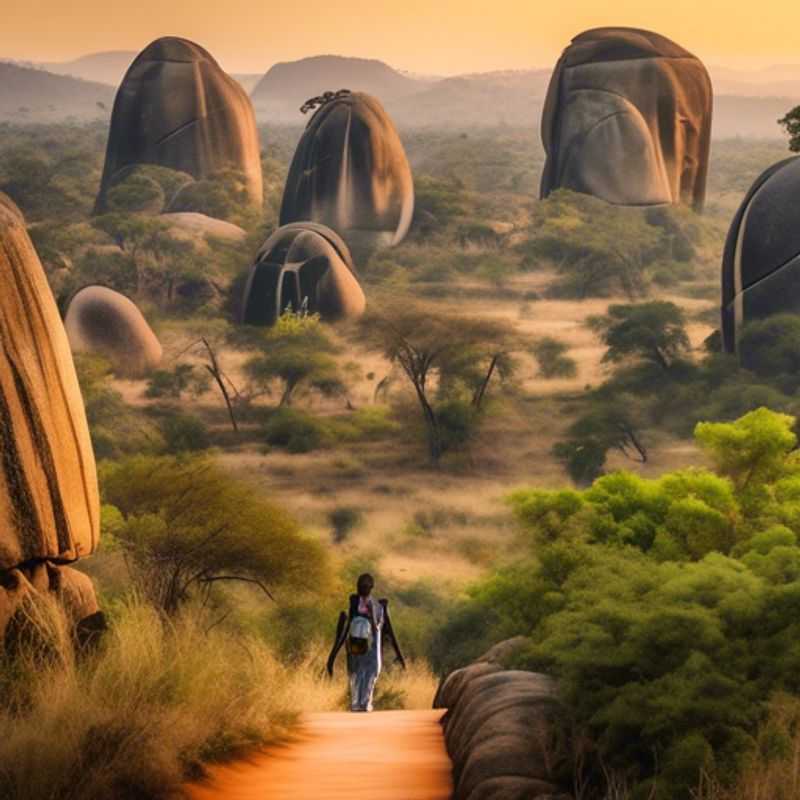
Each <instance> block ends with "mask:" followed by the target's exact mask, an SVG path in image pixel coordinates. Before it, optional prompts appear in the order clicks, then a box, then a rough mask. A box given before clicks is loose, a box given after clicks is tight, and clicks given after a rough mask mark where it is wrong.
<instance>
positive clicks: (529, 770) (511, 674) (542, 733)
mask: <svg viewBox="0 0 800 800" xmlns="http://www.w3.org/2000/svg"><path fill="white" fill-rule="evenodd" d="M496 656H497V654H496V653H493V651H490V652H489V653H487V654H486V655H485V656H484V657H483V658H481V659H479V660H478V661H476V662H475V663H474V664H471V665H470V666H468V667H465V668H463V669H459V670H456V671H455V672H453V673H451V674H450V675H449V676H448V677H447V678H446V679H445V680H444V681H443V683H442V685H441V686H440V687H439V691H438V692H437V694H436V699H435V701H434V707H436V708H446V709H447V713H446V714H445V715H444V717H443V718H442V726H443V727H444V736H445V743H446V745H447V752H448V753H449V755H450V758H451V759H452V761H453V785H454V787H455V791H454V793H453V798H454V800H536V799H537V798H541V800H569V797H568V795H566V794H564V793H563V789H562V788H560V787H561V784H562V783H563V779H564V775H562V774H560V773H561V771H562V770H563V768H564V766H565V764H567V744H566V741H565V738H564V736H563V734H562V732H561V730H560V728H559V725H558V721H559V719H560V717H561V716H562V712H561V709H560V706H559V702H558V699H557V695H556V686H555V684H554V682H553V681H552V680H551V679H550V678H548V677H547V676H546V675H540V674H537V673H533V672H523V671H518V670H506V669H503V667H502V666H501V665H500V664H499V663H498V661H497V660H495V657H496ZM498 657H499V656H498Z"/></svg>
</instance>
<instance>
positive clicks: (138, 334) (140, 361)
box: [64, 286, 162, 378]
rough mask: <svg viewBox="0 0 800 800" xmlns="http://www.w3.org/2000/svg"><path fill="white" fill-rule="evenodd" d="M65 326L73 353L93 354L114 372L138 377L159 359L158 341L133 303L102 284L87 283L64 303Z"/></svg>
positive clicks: (159, 348) (151, 367) (153, 366)
mask: <svg viewBox="0 0 800 800" xmlns="http://www.w3.org/2000/svg"><path fill="white" fill-rule="evenodd" d="M64 327H65V328H66V331H67V336H68V337H69V343H70V346H71V347H72V352H73V353H96V354H98V355H102V356H105V357H106V358H108V360H109V361H110V362H111V367H112V369H113V370H114V372H115V374H117V375H120V376H125V377H131V378H134V377H141V376H142V375H144V374H146V373H147V372H149V371H150V370H152V369H154V368H155V367H156V366H158V363H159V362H160V361H161V354H162V353H161V343H160V342H159V341H158V339H157V338H156V335H155V334H154V333H153V331H152V329H151V328H150V326H149V325H148V324H147V320H146V319H145V318H144V316H143V315H142V312H141V311H139V308H138V307H137V306H136V304H135V303H134V302H133V301H132V300H129V299H128V298H127V297H125V295H124V294H120V293H119V292H115V291H114V290H113V289H108V288H106V287H105V286H86V287H84V288H83V289H80V290H79V291H77V292H75V294H74V295H73V296H72V297H71V298H70V300H69V303H68V305H67V311H66V314H65V315H64Z"/></svg>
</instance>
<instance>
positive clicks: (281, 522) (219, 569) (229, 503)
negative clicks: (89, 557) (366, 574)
mask: <svg viewBox="0 0 800 800" xmlns="http://www.w3.org/2000/svg"><path fill="white" fill-rule="evenodd" d="M102 477H103V492H104V500H105V501H106V502H107V503H109V504H111V505H113V506H114V507H116V508H117V509H118V511H119V512H120V514H121V519H120V520H119V521H118V522H117V524H116V525H115V526H114V528H115V529H114V531H113V537H114V540H115V541H116V542H117V543H118V544H119V546H120V547H121V548H122V551H123V553H124V554H125V558H126V562H127V563H128V566H129V568H130V570H131V573H132V575H133V577H134V579H135V580H136V582H137V583H138V585H139V587H140V589H141V591H142V592H144V594H145V595H146V596H147V597H149V598H150V599H151V600H152V602H153V603H154V604H155V605H156V606H157V607H159V608H161V609H162V610H164V611H165V612H166V613H168V614H174V613H176V612H177V611H178V610H179V609H180V607H181V606H182V605H183V604H184V603H185V602H186V601H187V600H189V599H190V598H192V597H193V596H195V597H199V598H200V599H203V600H208V596H209V593H210V591H211V589H212V587H213V586H215V585H217V584H219V583H221V582H226V581H238V582H245V583H250V584H252V585H254V586H257V587H259V588H260V589H261V590H262V591H263V592H264V593H265V594H266V595H268V596H270V597H272V595H273V592H274V591H275V590H276V589H279V588H282V587H286V588H289V589H292V590H298V589H310V588H312V587H314V586H318V585H320V582H321V581H322V580H323V578H324V577H325V559H324V553H323V552H322V548H321V547H320V545H319V544H318V543H317V542H315V541H313V540H311V539H308V538H306V537H304V536H303V535H302V534H301V533H300V530H299V528H298V525H297V523H296V522H295V521H294V520H293V519H292V518H291V517H290V516H289V515H288V514H287V513H286V512H284V511H283V510H282V509H280V508H278V507H277V506H274V505H272V504H271V503H270V502H268V501H267V500H266V499H265V498H263V497H260V496H259V495H258V493H257V492H255V491H254V490H253V487H252V486H251V485H249V484H248V483H246V482H244V481H241V480H239V479H236V478H234V477H232V476H231V475H229V474H228V473H226V472H224V471H223V470H222V469H221V468H220V467H219V466H218V465H217V464H216V463H215V462H213V461H212V460H210V459H208V458H206V457H202V456H195V457H191V458H187V457H185V456H184V457H182V458H171V457H169V458H168V457H147V456H138V457H135V458H132V459H129V460H126V461H121V462H116V463H114V464H112V465H111V466H108V467H106V469H105V472H104V474H103V476H102Z"/></svg>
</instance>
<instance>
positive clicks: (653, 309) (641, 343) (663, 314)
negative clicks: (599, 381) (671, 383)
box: [589, 300, 690, 370]
mask: <svg viewBox="0 0 800 800" xmlns="http://www.w3.org/2000/svg"><path fill="white" fill-rule="evenodd" d="M589 327H591V328H592V330H594V331H595V332H596V333H598V334H599V335H600V338H601V340H602V341H603V344H605V346H606V347H607V348H608V349H607V351H606V353H605V355H604V356H603V361H604V362H606V363H608V362H612V363H619V362H621V361H626V360H629V359H631V358H633V359H638V360H640V361H647V362H650V363H652V364H657V365H658V366H659V367H661V368H662V369H664V370H668V369H669V368H670V367H671V366H672V365H673V364H674V363H675V362H676V361H677V360H679V359H680V358H681V357H682V356H684V355H685V354H686V353H688V351H689V349H690V342H689V336H688V334H687V333H686V315H685V314H684V313H683V311H682V310H681V309H680V308H678V306H676V305H675V303H669V302H666V301H663V300H653V301H651V302H649V303H637V304H634V305H612V306H609V308H608V313H607V314H606V315H604V316H596V317H591V318H590V319H589Z"/></svg>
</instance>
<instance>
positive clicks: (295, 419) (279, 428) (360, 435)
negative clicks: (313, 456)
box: [263, 406, 400, 453]
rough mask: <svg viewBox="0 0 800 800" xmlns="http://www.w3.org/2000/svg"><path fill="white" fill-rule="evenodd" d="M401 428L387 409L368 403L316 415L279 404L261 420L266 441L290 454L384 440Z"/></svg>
mask: <svg viewBox="0 0 800 800" xmlns="http://www.w3.org/2000/svg"><path fill="white" fill-rule="evenodd" d="M399 429H400V425H399V423H397V422H395V421H394V420H392V419H390V418H389V416H388V410H387V409H386V408H383V407H380V406H370V407H367V408H362V409H359V410H358V411H355V412H353V413H350V414H344V415H341V416H326V417H319V416H315V415H314V414H311V413H309V412H307V411H303V410H301V409H296V408H291V407H288V406H282V407H279V408H277V409H274V410H273V411H271V412H270V414H269V416H268V417H267V419H266V422H265V423H264V428H263V431H264V438H265V441H266V442H267V444H270V445H273V446H275V447H283V448H285V449H286V450H288V451H289V452H290V453H308V452H311V451H312V450H317V449H319V448H322V447H331V446H333V445H335V444H339V443H341V444H347V443H351V442H363V441H374V440H378V439H384V438H386V437H387V436H389V435H391V434H393V433H395V432H397V431H398V430H399Z"/></svg>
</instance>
